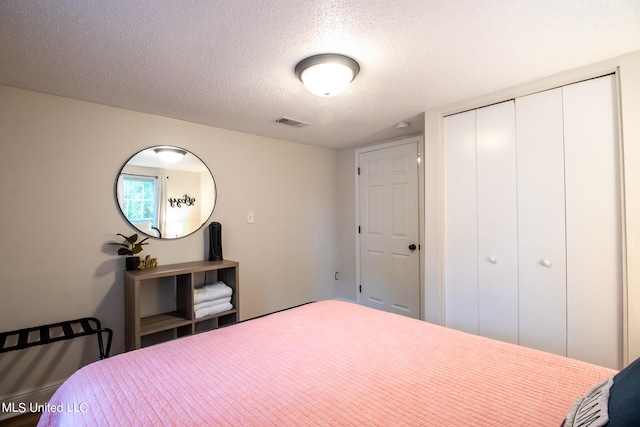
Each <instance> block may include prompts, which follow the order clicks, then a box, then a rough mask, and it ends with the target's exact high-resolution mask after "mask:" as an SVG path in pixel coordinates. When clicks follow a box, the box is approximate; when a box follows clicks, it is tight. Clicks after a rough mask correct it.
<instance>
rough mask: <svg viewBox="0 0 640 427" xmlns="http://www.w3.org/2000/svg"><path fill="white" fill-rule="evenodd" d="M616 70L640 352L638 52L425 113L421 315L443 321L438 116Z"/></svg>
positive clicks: (635, 352) (630, 305)
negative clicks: (422, 302)
mask: <svg viewBox="0 0 640 427" xmlns="http://www.w3.org/2000/svg"><path fill="white" fill-rule="evenodd" d="M614 71H617V72H618V76H619V81H620V87H621V97H620V107H621V126H622V133H621V136H622V137H621V138H620V139H621V145H622V150H623V158H624V164H623V172H624V177H623V178H624V184H623V185H624V190H623V191H624V198H625V202H626V218H625V219H626V233H625V235H626V250H627V252H626V268H627V269H626V274H627V284H628V288H627V289H628V294H627V295H626V298H625V300H624V301H623V303H624V307H623V310H624V312H625V319H628V322H626V321H625V326H626V325H627V324H628V329H627V328H625V332H624V333H625V334H626V336H627V343H628V348H626V349H625V353H626V355H627V361H628V362H630V361H633V360H634V359H635V358H637V357H639V356H640V168H638V165H640V120H639V118H640V52H635V53H632V54H628V55H625V56H623V57H620V58H615V59H611V60H608V61H604V62H601V63H598V64H593V65H589V66H585V67H582V68H580V69H576V70H571V71H568V72H565V73H562V74H558V75H554V76H551V77H548V78H545V79H541V80H538V81H535V82H531V83H528V84H526V85H521V86H518V87H514V88H510V89H507V90H504V91H501V92H499V93H493V94H490V95H487V96H483V97H480V98H477V99H472V100H468V101H466V102H462V103H460V104H457V105H450V106H446V107H443V108H439V109H437V110H434V111H428V112H426V114H425V161H426V164H425V168H426V176H425V181H426V183H427V184H426V189H425V193H426V195H425V205H426V208H425V211H426V219H425V222H426V229H425V242H426V244H425V257H426V260H425V265H426V272H425V301H424V303H425V308H426V310H425V319H426V320H428V321H430V322H434V323H441V320H442V306H441V301H442V280H441V274H442V242H443V240H442V216H441V212H442V185H443V184H442V176H443V175H442V162H443V159H442V117H443V116H444V115H446V114H450V113H454V112H458V111H462V110H467V109H471V108H476V107H480V106H483V105H487V104H491V103H495V102H500V101H504V100H507V99H512V98H514V97H517V96H522V95H525V94H528V93H533V92H537V91H541V90H545V89H550V88H553V87H557V86H561V85H564V84H568V83H573V82H576V81H580V80H583V79H586V78H591V77H597V76H600V75H603V74H606V73H610V72H614Z"/></svg>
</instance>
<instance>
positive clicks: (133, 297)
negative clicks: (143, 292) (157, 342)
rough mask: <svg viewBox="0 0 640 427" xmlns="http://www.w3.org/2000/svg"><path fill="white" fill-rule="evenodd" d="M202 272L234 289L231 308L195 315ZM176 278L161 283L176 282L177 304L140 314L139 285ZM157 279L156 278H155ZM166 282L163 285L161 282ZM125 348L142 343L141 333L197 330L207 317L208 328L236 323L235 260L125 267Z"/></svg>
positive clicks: (183, 332) (189, 333)
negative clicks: (196, 290) (168, 309)
mask: <svg viewBox="0 0 640 427" xmlns="http://www.w3.org/2000/svg"><path fill="white" fill-rule="evenodd" d="M200 273H202V274H204V275H205V278H206V282H207V284H210V283H215V282H217V281H223V282H224V283H225V284H227V286H230V287H231V288H232V289H233V295H232V297H231V304H232V305H233V309H232V310H228V311H224V312H222V313H217V314H214V315H211V316H206V317H202V318H200V319H196V318H195V314H194V310H193V289H194V287H195V285H196V276H197V275H199V274H200ZM162 278H175V279H174V280H168V281H164V282H163V284H162V285H161V286H169V283H170V285H171V286H175V291H176V307H175V310H174V311H171V312H168V313H158V314H155V315H152V316H147V317H140V287H141V286H143V285H144V284H145V283H146V282H149V281H154V279H162ZM154 283H157V281H154ZM164 283H166V285H165V284H164ZM124 284H125V298H124V299H125V310H124V313H125V349H126V351H130V350H135V349H138V348H140V347H141V346H142V343H141V338H142V337H143V336H147V335H152V334H157V333H159V332H164V331H171V330H174V331H175V333H176V336H177V337H182V336H185V335H191V334H194V333H195V332H196V327H197V325H198V324H199V323H201V322H205V321H209V324H210V325H209V328H214V329H215V328H218V327H221V326H226V325H230V324H233V323H236V322H237V321H238V320H239V316H240V313H239V302H240V298H239V292H238V291H239V281H238V263H237V262H236V261H230V260H222V261H194V262H186V263H182V264H172V265H163V266H159V267H153V268H148V269H146V270H134V271H125V275H124Z"/></svg>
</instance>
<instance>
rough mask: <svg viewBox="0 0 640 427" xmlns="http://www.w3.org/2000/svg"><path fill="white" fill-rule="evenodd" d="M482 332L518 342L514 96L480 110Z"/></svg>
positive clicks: (479, 268)
mask: <svg viewBox="0 0 640 427" xmlns="http://www.w3.org/2000/svg"><path fill="white" fill-rule="evenodd" d="M476 138H477V142H476V143H477V156H478V157H477V185H478V297H479V298H478V307H479V332H480V335H483V336H486V337H489V338H494V339H499V340H501V341H506V342H511V343H517V342H518V227H517V224H518V220H517V195H516V191H517V188H516V145H515V108H514V102H513V101H509V102H503V103H501V104H496V105H492V106H489V107H485V108H480V109H478V110H476Z"/></svg>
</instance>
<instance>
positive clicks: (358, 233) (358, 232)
mask: <svg viewBox="0 0 640 427" xmlns="http://www.w3.org/2000/svg"><path fill="white" fill-rule="evenodd" d="M358 234H360V226H358Z"/></svg>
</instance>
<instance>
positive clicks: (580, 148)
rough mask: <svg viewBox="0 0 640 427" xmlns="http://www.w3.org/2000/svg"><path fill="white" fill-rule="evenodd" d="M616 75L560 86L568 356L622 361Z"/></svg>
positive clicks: (601, 362)
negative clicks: (562, 110) (565, 214)
mask: <svg viewBox="0 0 640 427" xmlns="http://www.w3.org/2000/svg"><path fill="white" fill-rule="evenodd" d="M615 93H616V91H615V78H614V77H613V76H606V77H601V78H598V79H593V80H588V81H584V82H580V83H576V84H573V85H569V86H565V87H564V88H563V100H564V130H565V150H566V161H567V162H566V182H567V254H568V258H567V286H568V288H567V298H568V307H569V308H568V310H569V311H568V320H567V322H568V324H567V327H568V356H569V357H572V358H576V359H580V360H585V361H588V362H591V363H594V364H597V365H602V366H609V367H612V368H619V367H620V365H621V359H622V352H621V348H622V316H621V313H622V308H621V307H622V286H621V283H622V254H621V250H622V243H621V237H620V236H621V223H620V221H621V220H620V218H621V212H620V206H621V202H620V184H619V173H620V171H619V166H618V165H619V158H618V139H617V134H618V132H617V118H616V112H617V108H616V105H617V102H616V97H615Z"/></svg>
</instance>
